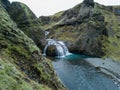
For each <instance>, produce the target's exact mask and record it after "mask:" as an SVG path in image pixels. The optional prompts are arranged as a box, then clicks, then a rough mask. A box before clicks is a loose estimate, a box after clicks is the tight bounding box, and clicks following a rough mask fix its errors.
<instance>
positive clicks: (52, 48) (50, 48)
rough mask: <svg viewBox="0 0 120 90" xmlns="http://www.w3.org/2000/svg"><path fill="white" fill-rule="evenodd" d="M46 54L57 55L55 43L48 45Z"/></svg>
mask: <svg viewBox="0 0 120 90" xmlns="http://www.w3.org/2000/svg"><path fill="white" fill-rule="evenodd" d="M46 55H47V56H52V57H55V56H57V49H56V46H55V45H50V46H48V47H47V49H46Z"/></svg>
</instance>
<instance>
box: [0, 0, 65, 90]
mask: <svg viewBox="0 0 120 90" xmlns="http://www.w3.org/2000/svg"><path fill="white" fill-rule="evenodd" d="M2 1H3V0H2ZM0 90H66V89H65V88H64V86H63V85H62V84H61V82H60V81H59V80H58V78H57V76H56V74H55V72H54V70H53V67H52V65H51V62H50V60H48V59H46V58H44V57H43V56H42V55H41V53H40V50H39V48H38V47H37V46H36V44H35V43H34V41H33V40H32V39H30V38H28V36H26V35H25V34H24V33H23V32H22V31H21V30H20V29H19V28H18V27H17V25H16V23H15V22H13V20H12V19H11V18H10V17H9V14H8V13H7V11H6V10H5V5H4V4H3V3H1V1H0Z"/></svg>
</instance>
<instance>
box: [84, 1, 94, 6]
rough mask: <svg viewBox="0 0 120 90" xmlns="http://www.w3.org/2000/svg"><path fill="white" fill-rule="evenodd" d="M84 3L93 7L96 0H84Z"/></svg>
mask: <svg viewBox="0 0 120 90" xmlns="http://www.w3.org/2000/svg"><path fill="white" fill-rule="evenodd" d="M83 3H84V4H85V5H86V6H92V7H94V0H84V1H83Z"/></svg>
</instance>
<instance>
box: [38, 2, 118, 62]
mask: <svg viewBox="0 0 120 90" xmlns="http://www.w3.org/2000/svg"><path fill="white" fill-rule="evenodd" d="M84 1H90V0H84ZM119 11H120V7H119V6H103V5H100V4H98V3H94V2H93V4H90V2H87V3H86V2H83V3H81V4H79V5H77V6H75V7H73V8H71V9H69V10H67V11H62V12H60V13H57V14H55V15H53V16H48V17H44V18H43V17H40V18H39V19H40V21H42V20H43V21H44V22H41V25H43V29H44V30H47V31H49V32H50V34H49V36H48V38H52V39H57V40H62V41H64V42H65V43H66V45H67V47H68V48H69V50H70V51H71V52H75V53H83V54H87V55H92V56H97V57H103V56H108V57H112V58H113V59H117V60H118V59H119V60H120V56H119V54H120V45H119V44H120V40H119V39H120V38H119V35H120V14H119ZM53 18H56V19H55V20H54V19H53Z"/></svg>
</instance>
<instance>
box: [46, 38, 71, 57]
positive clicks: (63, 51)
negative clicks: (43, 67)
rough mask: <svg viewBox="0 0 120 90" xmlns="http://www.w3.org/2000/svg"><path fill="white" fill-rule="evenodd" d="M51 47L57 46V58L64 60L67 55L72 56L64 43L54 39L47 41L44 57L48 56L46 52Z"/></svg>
mask: <svg viewBox="0 0 120 90" xmlns="http://www.w3.org/2000/svg"><path fill="white" fill-rule="evenodd" d="M51 45H55V46H56V50H57V53H56V54H57V56H56V57H57V58H62V57H65V56H67V55H70V52H69V51H68V48H67V47H66V46H65V44H64V43H63V42H62V41H56V40H53V39H47V44H46V46H45V48H44V55H46V50H47V48H48V47H49V46H51Z"/></svg>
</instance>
